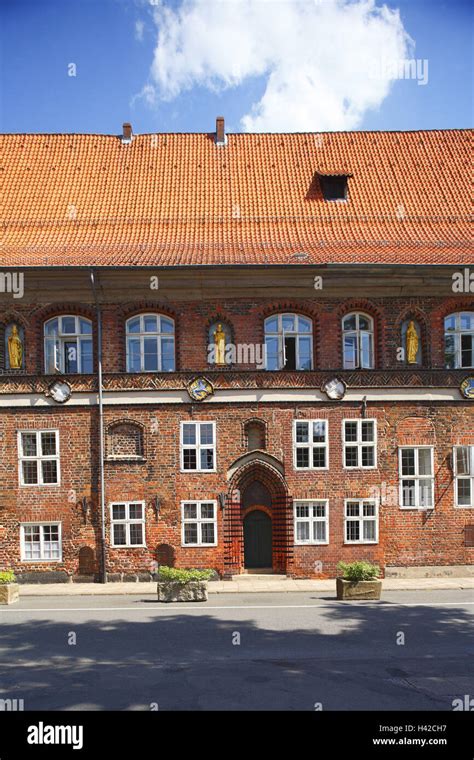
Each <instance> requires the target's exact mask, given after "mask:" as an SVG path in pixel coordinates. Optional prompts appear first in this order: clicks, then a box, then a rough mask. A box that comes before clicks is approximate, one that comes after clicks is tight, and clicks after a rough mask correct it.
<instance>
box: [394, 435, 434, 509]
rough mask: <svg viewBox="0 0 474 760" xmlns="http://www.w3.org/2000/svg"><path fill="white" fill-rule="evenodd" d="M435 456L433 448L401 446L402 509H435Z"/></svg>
mask: <svg viewBox="0 0 474 760" xmlns="http://www.w3.org/2000/svg"><path fill="white" fill-rule="evenodd" d="M433 456H434V454H433V447H432V446H400V448H399V473H400V507H402V508H405V509H433V507H434V475H433V472H434V461H433Z"/></svg>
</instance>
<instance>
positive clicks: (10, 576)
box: [0, 570, 16, 583]
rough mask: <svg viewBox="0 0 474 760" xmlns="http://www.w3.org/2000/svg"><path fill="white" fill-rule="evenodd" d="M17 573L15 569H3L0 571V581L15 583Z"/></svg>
mask: <svg viewBox="0 0 474 760" xmlns="http://www.w3.org/2000/svg"><path fill="white" fill-rule="evenodd" d="M15 581H16V578H15V573H14V572H13V570H1V571H0V583H15Z"/></svg>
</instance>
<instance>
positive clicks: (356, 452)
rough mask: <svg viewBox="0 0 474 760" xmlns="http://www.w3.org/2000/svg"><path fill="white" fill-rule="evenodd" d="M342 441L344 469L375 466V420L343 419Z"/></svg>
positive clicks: (371, 468) (365, 468)
mask: <svg viewBox="0 0 474 760" xmlns="http://www.w3.org/2000/svg"><path fill="white" fill-rule="evenodd" d="M342 443H343V449H344V452H343V456H344V461H343V464H344V468H345V469H346V470H357V469H364V470H373V469H375V468H376V467H377V420H370V419H369V420H365V419H363V420H343V421H342Z"/></svg>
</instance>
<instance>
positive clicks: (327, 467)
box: [293, 417, 329, 501]
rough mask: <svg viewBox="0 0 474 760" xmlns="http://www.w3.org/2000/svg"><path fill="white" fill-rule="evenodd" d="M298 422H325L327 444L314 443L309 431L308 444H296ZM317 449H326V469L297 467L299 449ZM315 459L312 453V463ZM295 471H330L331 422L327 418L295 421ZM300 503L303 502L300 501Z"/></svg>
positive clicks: (298, 419) (310, 458)
mask: <svg viewBox="0 0 474 760" xmlns="http://www.w3.org/2000/svg"><path fill="white" fill-rule="evenodd" d="M298 422H308V423H309V424H311V423H313V422H324V423H326V424H325V429H326V436H325V442H324V443H312V442H311V441H310V440H309V438H310V435H309V431H308V443H307V444H306V443H301V444H299V445H297V443H296V425H297V423H298ZM313 447H314V448H317V449H326V466H325V467H311V466H310V467H297V466H296V451H297V449H302V448H309V449H312V448H313ZM312 459H313V457H312V452H310V457H309V461H310V462H311V461H312ZM293 469H294V470H295V472H324V471H325V470H329V420H328V419H327V418H325V417H321V418H313V417H312V418H311V419H305V418H301V419H300V418H296V419H294V420H293ZM300 501H302V500H301V499H300Z"/></svg>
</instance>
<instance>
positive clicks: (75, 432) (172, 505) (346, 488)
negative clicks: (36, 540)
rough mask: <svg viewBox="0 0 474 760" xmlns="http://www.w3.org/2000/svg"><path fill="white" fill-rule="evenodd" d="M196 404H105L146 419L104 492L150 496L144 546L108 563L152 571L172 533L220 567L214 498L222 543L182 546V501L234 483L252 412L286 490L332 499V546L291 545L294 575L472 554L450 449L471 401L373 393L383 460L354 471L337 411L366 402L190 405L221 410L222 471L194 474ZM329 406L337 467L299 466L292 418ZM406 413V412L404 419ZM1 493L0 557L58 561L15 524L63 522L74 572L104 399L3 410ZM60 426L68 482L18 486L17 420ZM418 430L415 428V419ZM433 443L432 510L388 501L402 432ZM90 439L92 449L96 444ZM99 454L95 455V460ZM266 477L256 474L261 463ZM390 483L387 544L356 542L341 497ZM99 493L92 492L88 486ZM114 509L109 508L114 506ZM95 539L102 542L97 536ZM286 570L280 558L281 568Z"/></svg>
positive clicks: (190, 556) (473, 425) (194, 556)
mask: <svg viewBox="0 0 474 760" xmlns="http://www.w3.org/2000/svg"><path fill="white" fill-rule="evenodd" d="M190 410H191V405H189V406H188V405H186V406H167V407H166V408H165V409H163V407H154V406H146V407H144V406H143V407H139V406H135V407H133V408H131V409H128V410H127V408H125V407H122V406H116V407H113V408H110V407H109V408H106V410H105V421H106V424H107V423H109V422H111V421H112V420H114V419H124V418H126V417H129V418H130V419H133V420H137V421H139V422H140V423H141V424H142V425H143V427H144V430H145V431H146V433H145V435H146V459H145V461H143V462H137V463H132V462H129V461H127V462H109V461H107V462H106V464H105V471H106V484H107V488H106V500H107V503H110V502H112V501H123V500H130V501H132V500H133V501H135V500H137V501H138V500H143V501H145V503H146V520H147V527H146V532H147V549H138V548H137V549H114V548H110V547H109V548H108V551H107V553H108V570H109V572H138V571H142V572H146V571H149V570H150V567H151V563H152V561H153V560H154V559H155V550H156V547H157V546H158V545H159V544H161V543H169V544H172V545H173V546H174V547H176V559H177V565H180V566H199V567H203V566H206V567H213V568H215V569H216V570H217V571H218V572H219V573H222V572H223V569H224V556H223V551H224V542H223V538H224V525H223V519H222V512H221V510H220V508H219V507H218V539H219V543H218V546H217V547H215V548H200V549H197V548H190V547H188V548H182V547H181V545H180V544H181V516H180V502H181V500H185V499H206V500H208V499H216V500H217V498H218V494H219V492H221V491H226V490H227V488H228V487H229V484H228V480H227V470H228V469H229V467H230V466H231V465H232V463H233V462H234V460H235V459H237V457H239V456H241V455H242V454H243V453H245V452H244V449H243V440H242V439H243V436H242V426H243V424H244V423H245V421H246V420H247V419H248V418H249V417H255V416H258V417H260V418H262V419H264V420H265V421H266V422H267V430H268V445H267V452H268V453H269V454H270V455H272V456H274V457H276V458H277V459H279V460H280V461H281V462H282V464H283V466H284V474H285V479H286V483H287V487H288V493H289V495H290V496H292V497H293V498H294V499H304V498H327V499H329V526H330V541H329V545H328V546H315V547H298V546H295V547H294V566H292V567H288V568H287V569H288V570H289V571H290V572H293V573H294V574H296V575H304V576H309V575H314V574H318V573H319V572H320V569H316V568H319V566H316V565H315V563H316V562H322V574H323V575H329V576H332V575H334V574H335V570H336V565H337V562H338V561H339V560H341V559H344V560H349V559H356V558H364V559H370V560H374V561H377V562H379V563H380V564H381V565H382V566H384V565H386V564H396V565H430V564H433V565H443V564H467V563H470V562H472V552H473V549H472V548H468V547H465V546H464V535H463V528H464V525H465V524H471V523H473V522H474V515H473V512H472V510H469V509H457V508H455V507H454V505H453V504H454V502H453V482H452V475H451V467H450V463H449V457H450V454H451V451H452V446H453V445H455V444H461V443H466V442H469V441H470V442H471V443H472V442H473V430H474V411H473V409H472V406H470V405H469V402H465V403H463V402H460V403H456V404H455V403H431V404H430V403H420V404H408V403H397V404H382V403H372V404H370V403H369V404H368V407H367V417H375V418H376V419H377V421H378V468H377V469H376V470H364V471H361V470H355V471H347V470H344V469H343V466H342V441H341V421H342V419H343V418H348V417H356V418H357V417H359V416H360V413H361V409H360V405H359V404H357V405H354V404H349V403H345V402H340V403H336V402H333V403H325V404H313V405H310V404H300V405H299V406H298V409H297V410H296V409H295V408H294V407H293V406H292V405H290V404H276V403H275V404H273V403H266V404H261V405H258V404H252V405H242V404H239V405H237V404H236V405H232V413H230V409H229V407H228V406H226V405H224V404H222V405H221V404H213V405H212V406H199V407H197V406H196V405H194V410H193V414H192V419H194V420H216V423H217V441H218V449H217V472H216V473H199V474H197V473H196V474H189V473H180V472H179V429H180V424H179V423H180V421H181V420H182V419H191V415H190ZM295 414H297V416H298V418H299V419H306V418H308V419H310V418H312V417H316V418H327V419H328V420H329V463H330V470H329V472H326V471H324V472H320V473H318V472H317V471H312V472H298V471H295V470H294V469H293V460H292V421H293V419H294V418H295ZM407 418H409V419H407ZM0 423H1V431H2V437H1V439H0V440H1V447H2V459H1V479H2V483H3V488H2V492H1V494H0V504H1V525H2V540H1V543H0V564H1V565H3V566H5V565H6V566H9V565H13V567H14V568H15V570H17V571H26V570H31V569H38V568H40V569H54V570H57V569H58V565H57V563H50V564H49V565H48V564H47V563H41V565H40V566H36V567H35V568H33V566H32V564H31V563H23V564H22V563H21V562H20V554H19V525H20V523H21V522H28V521H48V520H51V521H56V520H60V521H62V524H63V555H64V563H63V564H62V565H61V568H64V569H65V570H66V571H67V572H68V573H71V574H73V573H77V572H78V552H79V549H80V547H81V546H83V545H90V546H95V544H96V541H95V538H97V530H98V473H97V468H96V465H95V464H94V462H96V461H97V432H96V431H97V410H96V409H94V410H89V409H85V408H80V407H67V408H61V409H57V408H55V409H54V410H49V409H46V410H41V411H40V410H36V411H34V412H32V411H29V410H28V411H26V410H25V411H23V410H17V411H16V413H15V414H13V413H12V412H2V414H1V415H0ZM41 428H57V429H58V430H59V431H60V451H61V485H60V486H48V487H19V486H18V463H17V441H16V435H17V430H18V429H41ZM410 429H411V430H412V433H411V434H409V432H408V431H409V430H410ZM152 431H155V432H152ZM407 442H410V443H412V444H428V443H429V444H431V445H434V446H435V475H436V479H435V489H436V493H435V509H434V511H433V512H422V511H416V510H401V509H399V507H398V497H396V499H395V503H388V504H384V503H383V495H384V493H388V494H389V495H390V488H394V489H395V491H394V493H396V494H398V451H397V447H398V445H399V444H405V443H407ZM90 451H92V457H91V454H90ZM91 460H92V461H91ZM257 477H258V475H257ZM383 483H385V484H386V485H385V490H384V491H383V493H382V504H381V506H380V524H379V533H380V539H379V544H378V545H375V546H349V545H344V542H343V524H344V523H343V509H344V499H345V498H368V497H369V496H370V495H371V490H370V489H371V487H373V486H379V487H380V486H381V484H383ZM89 492H90V493H91V496H90V497H89V496H88V494H89ZM84 495H86V496H87V497H88V499H89V500H91V501H92V503H93V514H94V520H93V523H94V524H92V525H91V522H90V521H88V522H87V524H86V525H84V521H83V515H82V510H81V507H80V501H81V499H82V497H83V496H84ZM155 496H159V497H160V499H161V502H162V504H161V512H160V517H159V519H158V520H156V516H155V511H154V509H153V503H154V499H155ZM107 518H108V514H107ZM97 546H98V544H97ZM279 569H280V570H281V569H282V568H279Z"/></svg>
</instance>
